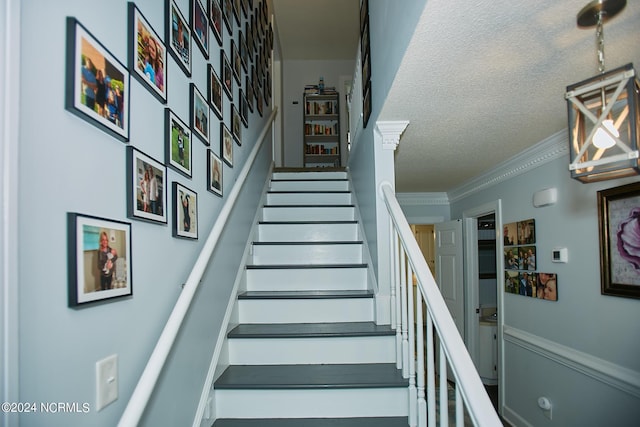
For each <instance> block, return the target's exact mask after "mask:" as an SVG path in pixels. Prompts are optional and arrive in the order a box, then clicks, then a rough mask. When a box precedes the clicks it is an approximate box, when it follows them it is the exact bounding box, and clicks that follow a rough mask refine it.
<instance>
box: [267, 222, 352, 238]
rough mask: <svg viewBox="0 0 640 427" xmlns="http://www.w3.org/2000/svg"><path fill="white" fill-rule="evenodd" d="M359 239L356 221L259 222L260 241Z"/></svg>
mask: <svg viewBox="0 0 640 427" xmlns="http://www.w3.org/2000/svg"><path fill="white" fill-rule="evenodd" d="M357 239H358V227H357V224H355V223H335V224H327V223H323V224H259V225H258V241H260V242H307V241H321V242H335V241H348V240H357Z"/></svg>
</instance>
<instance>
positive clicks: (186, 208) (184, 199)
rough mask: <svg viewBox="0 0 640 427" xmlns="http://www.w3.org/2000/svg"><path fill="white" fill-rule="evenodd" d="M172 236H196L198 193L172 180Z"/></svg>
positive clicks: (190, 237) (191, 237)
mask: <svg viewBox="0 0 640 427" xmlns="http://www.w3.org/2000/svg"><path fill="white" fill-rule="evenodd" d="M173 203H174V214H173V230H172V231H173V237H184V238H188V239H197V238H198V195H197V194H196V193H195V192H194V191H192V190H190V189H188V188H187V187H184V186H183V185H181V184H179V183H177V182H175V181H174V183H173Z"/></svg>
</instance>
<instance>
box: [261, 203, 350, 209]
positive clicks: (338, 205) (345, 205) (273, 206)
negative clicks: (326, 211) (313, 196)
mask: <svg viewBox="0 0 640 427" xmlns="http://www.w3.org/2000/svg"><path fill="white" fill-rule="evenodd" d="M262 207H263V208H287V209H288V208H355V205H351V204H335V205H315V204H314V205H312V204H305V205H284V204H278V205H264V206H262Z"/></svg>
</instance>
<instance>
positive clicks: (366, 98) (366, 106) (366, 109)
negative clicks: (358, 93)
mask: <svg viewBox="0 0 640 427" xmlns="http://www.w3.org/2000/svg"><path fill="white" fill-rule="evenodd" d="M362 104H363V106H362V116H363V125H362V127H365V128H366V127H367V123H369V117H371V81H369V82H368V83H367V86H366V87H365V91H364V95H363V100H362Z"/></svg>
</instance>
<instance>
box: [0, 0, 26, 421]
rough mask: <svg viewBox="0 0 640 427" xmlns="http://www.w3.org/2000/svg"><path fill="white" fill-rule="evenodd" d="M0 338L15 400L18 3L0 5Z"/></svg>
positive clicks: (5, 385)
mask: <svg viewBox="0 0 640 427" xmlns="http://www.w3.org/2000/svg"><path fill="white" fill-rule="evenodd" d="M0 22H2V23H3V25H2V26H1V28H3V30H1V31H0V34H1V35H0V58H1V59H0V64H1V65H0V135H1V137H0V140H2V142H1V143H0V147H1V148H0V164H1V165H2V166H1V168H0V170H1V172H0V197H1V198H2V211H1V213H0V223H1V224H2V228H1V229H0V242H1V246H0V272H1V273H0V274H1V277H2V279H0V287H1V289H0V307H2V308H1V309H0V312H2V317H1V320H0V331H1V332H0V338H1V341H2V354H1V356H0V362H1V365H2V369H1V372H2V374H1V375H0V376H1V377H2V392H1V395H2V396H1V397H2V401H3V402H18V401H19V382H18V376H19V360H18V356H19V354H18V344H19V334H18V322H19V316H18V307H19V304H18V301H19V300H18V227H17V224H18V160H19V159H18V157H19V155H18V147H19V146H20V144H19V141H20V138H19V132H20V128H19V114H20V96H19V95H20V93H19V92H20V27H21V24H20V23H21V19H20V0H2V4H1V5H0ZM0 420H1V421H0V424H2V425H5V426H17V425H18V414H15V413H9V412H3V414H2V416H1V418H0Z"/></svg>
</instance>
